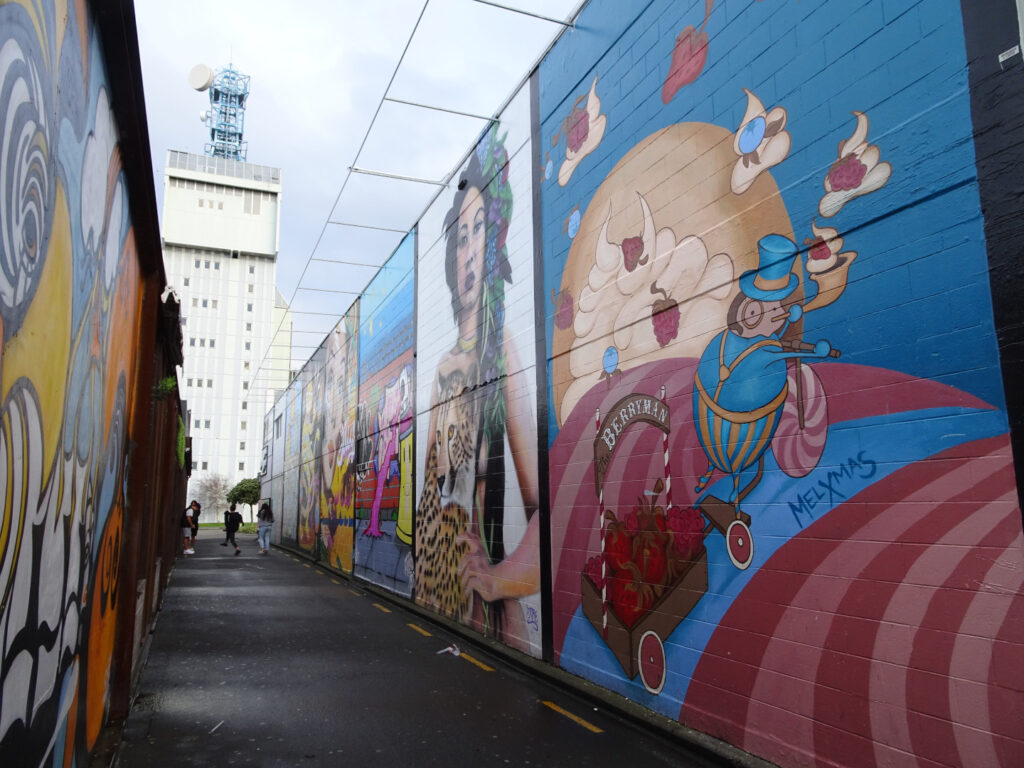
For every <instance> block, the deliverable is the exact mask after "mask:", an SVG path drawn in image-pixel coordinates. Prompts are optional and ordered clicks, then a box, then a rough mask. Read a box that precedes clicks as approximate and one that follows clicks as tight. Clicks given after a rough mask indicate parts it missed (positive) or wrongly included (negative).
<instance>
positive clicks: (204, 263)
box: [203, 259, 210, 269]
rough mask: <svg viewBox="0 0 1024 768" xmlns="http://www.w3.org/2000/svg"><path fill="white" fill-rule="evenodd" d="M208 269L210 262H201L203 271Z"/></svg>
mask: <svg viewBox="0 0 1024 768" xmlns="http://www.w3.org/2000/svg"><path fill="white" fill-rule="evenodd" d="M209 268H210V260H209V259H207V260H206V261H204V262H203V269H209Z"/></svg>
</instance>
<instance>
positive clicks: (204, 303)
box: [203, 299, 207, 309]
mask: <svg viewBox="0 0 1024 768" xmlns="http://www.w3.org/2000/svg"><path fill="white" fill-rule="evenodd" d="M206 304H207V300H206V299H203V309H206Z"/></svg>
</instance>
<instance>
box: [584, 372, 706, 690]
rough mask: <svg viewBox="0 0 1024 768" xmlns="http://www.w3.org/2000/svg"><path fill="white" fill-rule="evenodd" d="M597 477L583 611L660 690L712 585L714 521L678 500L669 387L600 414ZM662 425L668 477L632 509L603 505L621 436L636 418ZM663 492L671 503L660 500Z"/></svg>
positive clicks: (630, 669)
mask: <svg viewBox="0 0 1024 768" xmlns="http://www.w3.org/2000/svg"><path fill="white" fill-rule="evenodd" d="M596 422H597V437H596V438H595V441H594V481H595V486H596V491H597V497H598V508H599V510H600V522H601V554H600V555H598V556H595V557H592V558H590V560H589V561H588V562H587V565H586V567H585V568H584V571H583V573H582V575H581V582H582V583H581V591H582V598H583V613H584V615H585V616H586V617H587V619H588V620H589V621H590V623H591V624H592V625H593V626H594V629H596V630H597V632H598V633H600V635H601V637H602V638H603V639H604V641H605V643H606V644H607V645H608V648H609V649H610V650H611V651H612V653H613V654H614V656H615V658H616V659H617V660H618V662H619V664H620V665H621V666H622V669H623V671H624V672H625V673H626V675H627V676H628V677H629V678H630V679H634V678H636V676H637V675H638V674H639V675H640V680H641V682H642V683H643V685H644V687H645V688H646V689H647V690H648V691H650V692H651V693H654V694H657V693H660V692H661V690H662V688H663V686H664V684H665V676H666V663H665V648H664V641H665V638H667V637H668V636H669V635H670V634H672V632H673V631H674V630H675V628H676V627H677V626H678V625H679V623H680V622H681V621H682V620H683V619H684V618H685V617H686V616H687V615H688V614H689V613H690V611H691V610H692V609H693V607H694V606H695V605H696V604H697V602H698V601H699V600H700V599H701V598H702V597H703V596H704V594H705V593H706V592H707V588H708V561H707V551H706V549H705V548H704V536H705V533H706V530H705V529H706V528H709V527H710V526H707V525H706V524H705V522H704V517H703V516H702V515H701V513H700V511H698V510H696V509H693V508H682V507H678V506H676V505H674V504H673V503H672V476H671V471H670V466H669V451H668V437H669V432H670V430H671V421H670V414H669V408H668V405H667V403H666V402H665V388H664V387H662V389H661V392H660V394H659V396H658V397H656V398H655V397H652V396H650V395H644V394H632V395H629V396H627V397H625V398H622V399H621V400H620V401H619V402H618V403H616V404H615V405H614V406H613V407H612V409H611V410H610V411H609V412H608V413H607V414H606V416H605V419H604V421H603V422H602V419H601V413H600V411H598V413H597V414H596ZM637 422H644V423H646V424H649V425H653V426H654V427H656V428H658V429H659V430H661V432H662V433H663V447H664V451H665V465H664V466H665V474H664V478H661V479H658V480H657V481H656V482H655V483H654V486H653V488H652V489H649V490H646V491H645V492H644V494H643V495H642V496H641V497H640V498H639V499H637V502H636V504H635V505H634V506H633V508H632V509H631V510H630V511H628V512H619V513H616V512H615V511H613V510H612V509H606V508H605V506H604V480H605V476H606V474H607V471H608V467H609V465H610V462H611V459H612V458H613V454H614V451H615V448H616V447H617V445H618V436H619V435H621V434H622V433H623V432H624V431H625V430H626V428H628V427H630V426H632V425H633V424H634V423H637ZM662 493H664V505H662V503H661V497H662Z"/></svg>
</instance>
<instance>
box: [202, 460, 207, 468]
mask: <svg viewBox="0 0 1024 768" xmlns="http://www.w3.org/2000/svg"><path fill="white" fill-rule="evenodd" d="M207 466H208V465H207V462H205V461H204V462H203V469H206V467H207Z"/></svg>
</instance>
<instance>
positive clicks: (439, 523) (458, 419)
mask: <svg viewBox="0 0 1024 768" xmlns="http://www.w3.org/2000/svg"><path fill="white" fill-rule="evenodd" d="M447 383H452V382H447ZM446 389H449V391H448V392H445V395H447V396H446V397H443V399H442V400H441V403H440V405H439V406H438V414H437V431H436V432H435V434H434V436H433V437H434V440H433V442H432V443H431V446H430V448H429V449H428V452H427V462H426V469H425V471H424V475H423V495H422V496H421V497H420V506H419V512H418V514H417V515H416V567H415V574H416V581H415V584H416V587H415V593H416V602H418V603H420V604H421V605H424V606H426V607H428V608H433V609H434V610H437V611H440V612H441V613H443V614H445V615H447V616H450V617H453V618H455V619H458V620H462V619H464V618H465V617H466V616H467V615H468V613H469V608H470V601H471V596H470V595H469V594H468V593H466V592H465V590H463V588H462V581H461V579H460V578H459V563H461V562H462V558H463V557H465V556H466V554H467V552H468V551H469V547H468V545H466V544H464V543H459V544H456V541H455V539H456V537H457V536H459V534H461V533H463V532H464V531H465V530H466V528H467V526H468V525H469V518H470V510H472V508H473V494H474V490H475V486H476V482H475V480H476V473H475V466H474V464H475V456H476V439H475V438H476V431H477V430H476V420H475V419H474V418H473V413H472V402H471V401H472V400H473V398H472V397H471V396H469V395H465V394H459V395H457V396H452V390H453V389H455V388H446ZM458 389H459V390H462V391H463V392H464V391H465V390H463V388H461V387H459V388H458Z"/></svg>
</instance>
